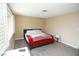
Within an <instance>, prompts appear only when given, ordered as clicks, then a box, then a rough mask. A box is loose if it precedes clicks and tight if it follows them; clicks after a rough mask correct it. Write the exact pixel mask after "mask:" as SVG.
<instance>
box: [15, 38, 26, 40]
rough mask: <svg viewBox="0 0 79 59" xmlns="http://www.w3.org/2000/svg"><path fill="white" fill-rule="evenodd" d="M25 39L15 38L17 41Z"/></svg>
mask: <svg viewBox="0 0 79 59" xmlns="http://www.w3.org/2000/svg"><path fill="white" fill-rule="evenodd" d="M23 39H24V38H15V40H23Z"/></svg>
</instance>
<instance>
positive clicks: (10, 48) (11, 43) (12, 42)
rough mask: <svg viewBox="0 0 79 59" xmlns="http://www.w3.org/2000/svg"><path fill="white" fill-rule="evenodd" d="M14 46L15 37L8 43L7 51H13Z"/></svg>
mask: <svg viewBox="0 0 79 59" xmlns="http://www.w3.org/2000/svg"><path fill="white" fill-rule="evenodd" d="M14 45H15V36H14V35H13V36H12V37H11V39H10V41H9V47H8V49H7V50H13V49H14Z"/></svg>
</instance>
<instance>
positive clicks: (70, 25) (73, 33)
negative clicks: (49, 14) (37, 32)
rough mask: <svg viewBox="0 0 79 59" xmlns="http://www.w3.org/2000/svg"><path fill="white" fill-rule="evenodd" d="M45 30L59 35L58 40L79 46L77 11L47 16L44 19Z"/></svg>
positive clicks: (78, 13) (78, 15)
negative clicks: (51, 16)
mask: <svg viewBox="0 0 79 59" xmlns="http://www.w3.org/2000/svg"><path fill="white" fill-rule="evenodd" d="M45 30H46V31H47V32H48V33H51V34H54V35H60V36H61V39H60V41H61V42H63V43H65V44H68V45H70V46H73V47H75V48H78V47H79V44H78V43H79V12H77V13H72V14H67V15H63V16H58V17H54V18H49V19H47V20H46V27H45Z"/></svg>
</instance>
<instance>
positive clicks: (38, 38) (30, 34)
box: [25, 30, 54, 46]
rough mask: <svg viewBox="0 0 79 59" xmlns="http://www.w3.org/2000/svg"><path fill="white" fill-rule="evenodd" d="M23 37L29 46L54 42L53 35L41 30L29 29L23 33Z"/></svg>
mask: <svg viewBox="0 0 79 59" xmlns="http://www.w3.org/2000/svg"><path fill="white" fill-rule="evenodd" d="M25 38H26V40H27V42H28V44H29V45H30V46H38V45H40V44H44V43H48V42H54V36H53V35H51V34H47V33H45V32H43V31H41V30H31V31H27V32H26V33H25Z"/></svg>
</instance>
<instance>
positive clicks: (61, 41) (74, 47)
mask: <svg viewBox="0 0 79 59" xmlns="http://www.w3.org/2000/svg"><path fill="white" fill-rule="evenodd" d="M59 42H61V43H64V44H66V45H68V46H71V47H73V48H75V49H79V48H78V47H77V46H74V45H71V44H68V43H66V42H63V41H59Z"/></svg>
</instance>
